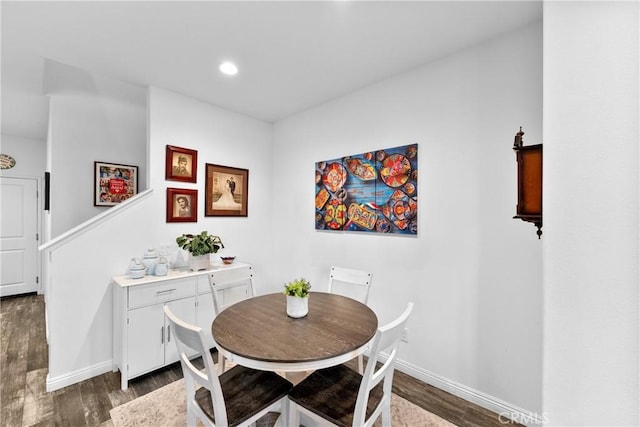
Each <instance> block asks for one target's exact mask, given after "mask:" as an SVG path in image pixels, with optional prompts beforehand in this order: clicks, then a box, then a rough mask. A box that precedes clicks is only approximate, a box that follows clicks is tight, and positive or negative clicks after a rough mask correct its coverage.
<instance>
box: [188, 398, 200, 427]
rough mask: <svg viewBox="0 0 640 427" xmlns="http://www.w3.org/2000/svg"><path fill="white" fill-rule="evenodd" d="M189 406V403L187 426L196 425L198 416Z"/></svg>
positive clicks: (194, 426)
mask: <svg viewBox="0 0 640 427" xmlns="http://www.w3.org/2000/svg"><path fill="white" fill-rule="evenodd" d="M190 406H191V405H189V404H187V426H188V427H191V426H193V427H196V424H197V423H198V417H197V416H196V413H195V411H194V410H193V408H191V407H190Z"/></svg>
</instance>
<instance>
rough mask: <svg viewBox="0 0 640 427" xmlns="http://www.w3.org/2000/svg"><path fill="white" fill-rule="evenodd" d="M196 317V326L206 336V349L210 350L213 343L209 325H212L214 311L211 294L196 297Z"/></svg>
mask: <svg viewBox="0 0 640 427" xmlns="http://www.w3.org/2000/svg"><path fill="white" fill-rule="evenodd" d="M196 315H197V323H196V324H197V325H198V326H200V327H201V328H202V330H203V331H204V334H205V335H206V336H207V338H206V340H205V344H206V345H207V346H208V348H212V347H213V346H214V343H213V336H212V335H211V323H213V318H214V317H215V309H214V308H213V297H212V296H211V292H209V293H208V294H200V295H198V310H197V311H196Z"/></svg>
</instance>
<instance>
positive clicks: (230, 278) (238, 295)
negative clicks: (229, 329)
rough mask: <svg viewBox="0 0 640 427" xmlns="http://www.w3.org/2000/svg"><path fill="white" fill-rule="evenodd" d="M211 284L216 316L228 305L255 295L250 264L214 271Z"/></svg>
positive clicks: (210, 278)
mask: <svg viewBox="0 0 640 427" xmlns="http://www.w3.org/2000/svg"><path fill="white" fill-rule="evenodd" d="M209 286H210V287H211V296H212V297H213V307H214V310H215V315H216V316H217V315H218V314H220V313H221V312H222V311H223V310H224V309H225V308H227V307H228V306H230V305H232V304H235V303H236V302H238V301H242V300H244V299H247V298H251V297H253V296H254V295H255V289H254V287H253V274H252V272H251V267H250V266H246V267H242V268H237V269H227V270H225V269H222V270H220V271H215V272H212V273H210V274H209Z"/></svg>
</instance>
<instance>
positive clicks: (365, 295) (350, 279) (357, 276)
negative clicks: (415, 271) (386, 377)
mask: <svg viewBox="0 0 640 427" xmlns="http://www.w3.org/2000/svg"><path fill="white" fill-rule="evenodd" d="M372 279H373V273H372V272H370V271H363V270H354V269H351V268H344V267H336V266H333V267H331V273H330V274H329V293H335V294H340V295H344V296H347V297H349V298H353V299H355V300H357V301H360V302H361V303H363V304H365V305H366V304H367V302H368V301H369V289H370V288H371V280H372ZM363 369H364V362H363V358H362V355H360V356H358V372H359V373H360V374H362V373H363Z"/></svg>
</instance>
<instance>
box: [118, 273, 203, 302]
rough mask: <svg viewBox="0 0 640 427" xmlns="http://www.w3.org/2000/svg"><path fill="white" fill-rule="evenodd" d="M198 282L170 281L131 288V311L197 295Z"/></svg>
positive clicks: (191, 280) (186, 280) (190, 280)
mask: <svg viewBox="0 0 640 427" xmlns="http://www.w3.org/2000/svg"><path fill="white" fill-rule="evenodd" d="M195 291H196V281H195V280H194V279H193V278H191V279H184V280H169V281H166V282H162V283H150V284H148V285H138V286H131V287H129V307H128V308H129V309H132V308H136V307H144V306H147V305H152V304H159V303H163V302H166V301H172V300H175V299H179V298H185V297H190V296H193V295H194V294H195Z"/></svg>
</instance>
